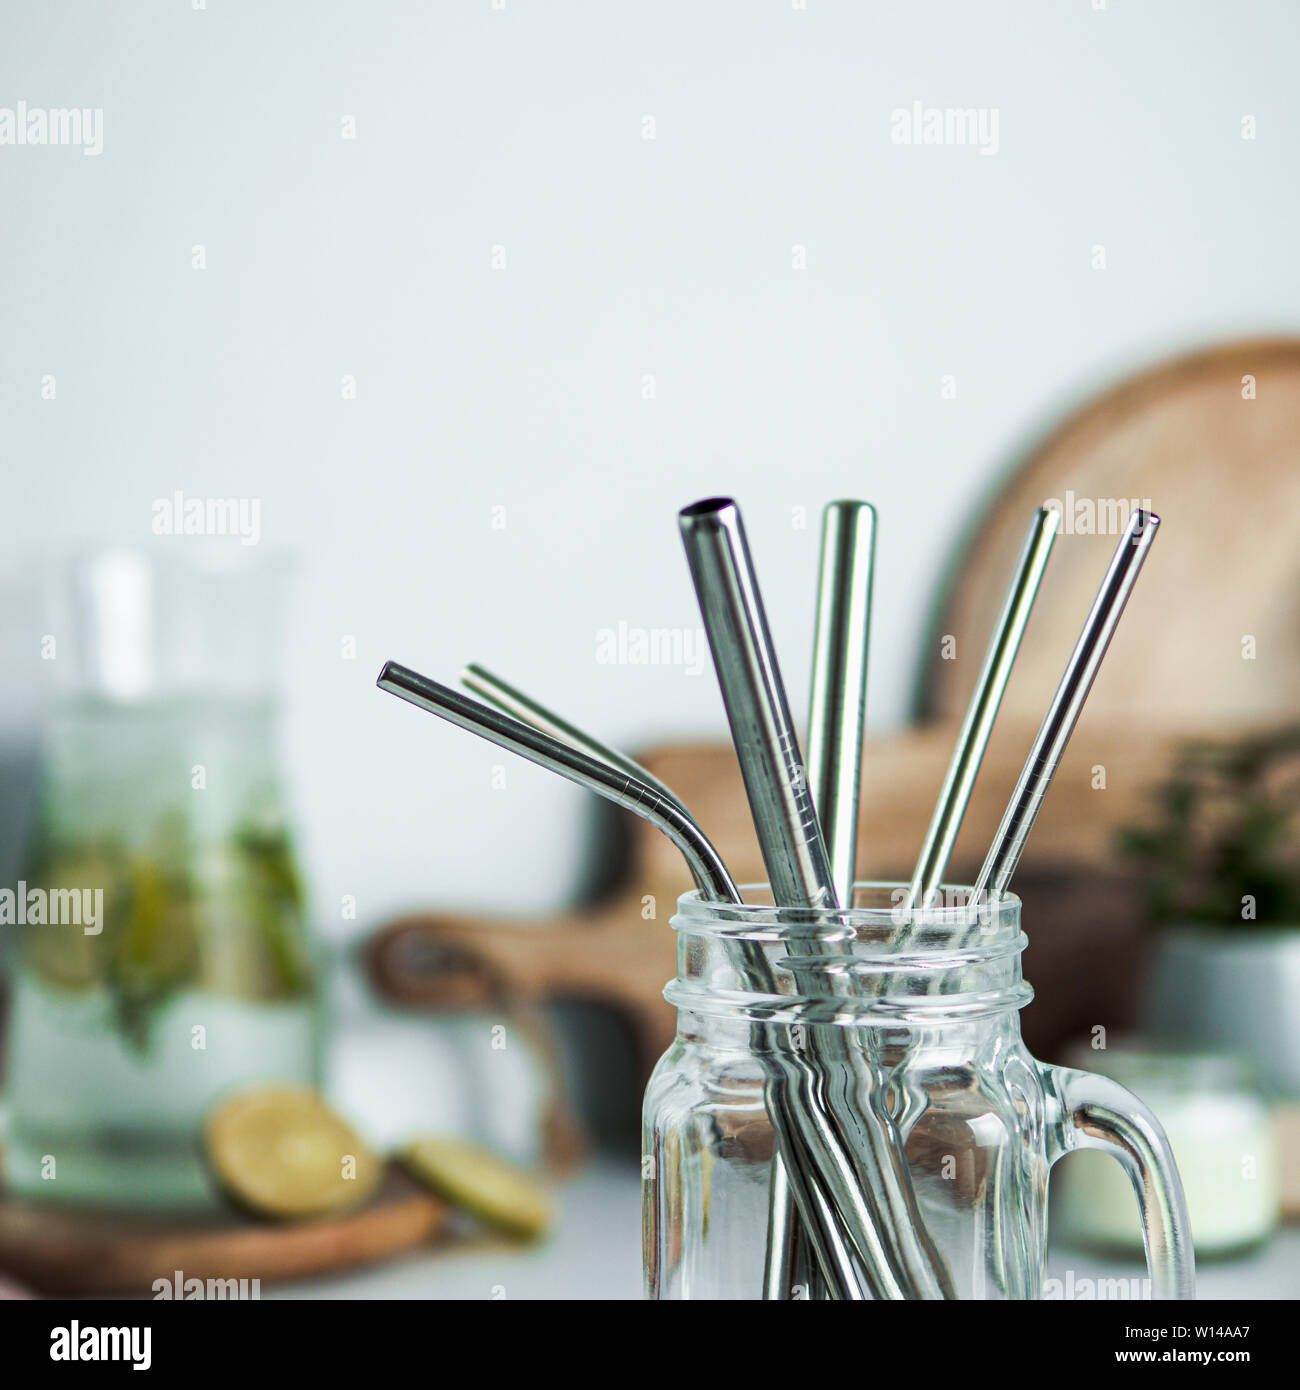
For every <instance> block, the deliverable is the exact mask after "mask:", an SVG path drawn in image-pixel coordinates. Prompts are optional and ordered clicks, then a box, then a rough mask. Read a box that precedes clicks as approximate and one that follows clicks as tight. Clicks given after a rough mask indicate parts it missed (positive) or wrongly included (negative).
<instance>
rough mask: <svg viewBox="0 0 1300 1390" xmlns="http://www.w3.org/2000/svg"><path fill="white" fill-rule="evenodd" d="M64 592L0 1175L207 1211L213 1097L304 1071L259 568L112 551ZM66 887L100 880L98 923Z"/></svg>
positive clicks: (313, 1064)
mask: <svg viewBox="0 0 1300 1390" xmlns="http://www.w3.org/2000/svg"><path fill="white" fill-rule="evenodd" d="M85 583H89V585H90V595H89V597H87V595H86V594H85V592H84V585H85ZM258 595H261V601H258V599H257V596H258ZM81 600H82V608H83V609H85V608H86V607H89V609H90V611H89V612H84V611H83V612H82V613H81V618H82V622H81V623H80V624H79V625H75V626H74V631H75V633H76V635H77V637H78V638H79V639H80V650H79V651H78V653H77V655H78V658H79V661H78V665H79V671H78V685H79V687H80V688H79V689H77V690H75V691H74V692H72V693H71V694H65V695H64V696H63V697H62V698H60V699H59V700H58V701H56V703H55V707H54V712H53V715H52V717H51V720H50V726H49V729H48V732H47V739H46V753H45V762H44V767H43V774H42V786H41V793H40V804H39V810H38V820H37V831H36V835H35V839H34V843H33V845H32V847H31V852H30V854H29V857H28V866H27V871H26V874H25V883H24V886H25V888H26V890H27V896H28V898H29V899H30V901H31V903H32V904H33V905H34V906H36V908H37V910H36V912H35V913H34V914H29V920H27V921H26V922H25V923H24V924H23V925H21V926H19V927H17V928H10V929H11V930H12V929H16V930H17V931H18V932H19V934H20V945H19V951H18V959H17V962H16V967H15V971H14V977H13V989H12V996H11V1001H10V1015H9V1037H8V1047H7V1056H8V1079H7V1087H6V1091H7V1095H6V1100H7V1105H6V1111H7V1125H6V1129H7V1133H6V1142H5V1146H4V1147H5V1180H6V1183H7V1185H8V1186H9V1188H10V1190H11V1191H16V1192H18V1193H19V1194H22V1195H24V1196H26V1197H30V1198H36V1199H41V1200H45V1201H56V1202H93V1203H97V1204H107V1205H113V1206H151V1207H165V1208H195V1207H199V1208H202V1207H206V1206H209V1205H212V1204H215V1203H216V1202H217V1200H218V1199H217V1197H216V1191H215V1187H214V1185H213V1183H212V1181H211V1179H210V1178H209V1176H208V1174H207V1172H206V1169H205V1165H204V1163H203V1160H202V1157H201V1132H202V1124H203V1120H204V1117H205V1115H206V1114H207V1112H208V1110H209V1109H210V1108H211V1106H212V1104H213V1102H214V1101H215V1100H216V1099H217V1098H218V1097H220V1096H222V1095H224V1094H226V1093H229V1092H230V1091H232V1090H236V1089H238V1088H240V1087H242V1086H245V1085H250V1084H256V1083H261V1082H266V1081H296V1082H306V1083H312V1082H314V1081H315V1080H316V1079H317V1076H318V1071H319V1039H320V1028H319V1011H318V989H317V970H316V963H315V961H314V959H313V953H312V951H311V949H310V945H309V937H308V933H307V924H306V915H305V903H304V895H303V891H302V887H301V883H300V880H299V876H298V872H297V868H296V865H295V860H294V855H293V851H292V845H291V840H290V836H289V832H288V828H287V823H286V818H285V814H284V809H283V806H282V804H281V798H280V795H279V782H278V778H277V777H276V775H275V772H274V763H275V759H274V756H273V755H274V747H273V729H274V707H273V703H272V701H271V699H270V697H269V695H268V694H267V693H266V691H265V690H264V689H263V688H262V676H263V668H264V664H265V663H264V661H263V660H262V658H263V657H264V656H265V653H264V651H262V649H261V648H262V645H263V644H262V641H261V639H262V638H263V637H264V636H265V634H266V630H267V621H266V594H265V582H264V576H262V575H260V574H257V575H254V576H253V577H252V578H250V576H249V574H247V573H245V571H244V570H243V569H242V568H241V569H239V570H237V571H234V572H233V575H232V574H228V573H226V572H225V571H224V570H222V571H218V572H217V573H216V574H215V575H214V574H212V573H210V572H208V571H202V572H200V574H199V575H198V577H197V578H196V577H195V576H192V575H190V574H189V573H188V572H182V573H180V574H179V575H178V574H177V573H176V572H175V570H174V569H172V568H170V567H166V568H165V567H160V566H158V565H157V564H156V562H145V561H143V560H141V559H140V558H139V557H136V556H134V555H132V556H128V557H122V556H114V557H111V561H110V562H109V563H107V564H106V563H105V562H104V561H103V559H102V558H101V559H98V560H96V561H95V562H92V567H91V571H90V574H89V576H88V578H87V577H86V576H85V575H84V574H83V592H82V594H81ZM178 606H179V608H180V612H177V608H178ZM124 614H130V615H132V621H130V622H125V621H123V617H124ZM114 615H115V616H114ZM182 617H184V618H187V619H188V620H189V627H188V629H187V628H186V626H185V625H184V624H183V623H181V624H178V622H177V621H176V620H177V619H178V618H182ZM87 668H89V669H87ZM69 890H81V899H82V900H83V901H85V902H91V901H93V899H92V898H90V897H87V896H86V895H87V892H88V891H89V892H90V893H92V894H102V898H101V899H100V901H101V902H102V909H101V911H100V913H99V916H98V920H96V921H94V922H93V923H91V922H87V921H86V920H85V918H84V915H82V914H77V915H81V916H82V920H80V921H78V920H68V919H69V916H70V913H69V911H68V904H69V903H71V902H73V901H76V897H77V895H76V894H75V893H74V892H70V891H69ZM33 894H34V896H33ZM33 916H34V917H35V918H36V919H37V920H32V917H33Z"/></svg>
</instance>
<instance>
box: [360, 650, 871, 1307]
mask: <svg viewBox="0 0 1300 1390" xmlns="http://www.w3.org/2000/svg"><path fill="white" fill-rule="evenodd" d="M376 684H377V685H378V686H379V688H380V689H381V690H385V691H387V692H388V693H389V694H392V695H396V696H398V697H399V698H400V699H403V700H406V701H407V702H408V703H410V704H413V705H415V706H417V707H418V708H420V709H423V710H427V711H428V712H429V713H431V714H436V715H438V716H439V717H441V718H443V719H446V720H447V721H448V722H450V723H452V724H455V725H457V726H458V727H459V728H462V729H466V730H468V731H469V732H470V733H473V734H477V735H479V737H481V738H485V739H487V740H488V742H490V743H494V744H496V745H497V746H498V747H500V748H505V749H507V750H509V751H510V752H512V753H517V754H519V756H520V757H523V758H526V759H528V761H529V762H533V763H536V764H537V765H538V766H539V767H544V768H547V769H549V770H550V771H552V772H556V773H558V774H559V775H560V776H561V777H564V778H566V779H568V780H569V781H571V782H576V783H577V784H578V785H579V786H582V787H586V788H588V789H589V790H591V791H594V792H596V793H597V794H598V795H600V796H603V797H606V798H607V799H608V800H610V801H613V802H614V803H615V804H616V805H618V806H622V807H623V808H624V809H625V810H628V811H631V812H633V813H634V814H635V815H638V816H641V817H642V818H643V819H644V820H647V821H649V822H650V823H651V824H652V825H654V826H655V827H656V828H657V829H658V830H660V831H662V832H663V834H665V835H666V836H667V837H668V838H669V839H670V840H671V841H672V842H673V844H675V845H676V846H677V848H678V849H679V850H680V851H681V853H682V856H683V857H684V858H685V860H686V862H687V864H688V866H689V867H690V870H691V873H692V875H693V876H694V878H695V880H696V882H697V883H698V884H699V885H700V891H701V894H702V896H704V897H706V898H708V899H709V900H711V901H714V902H732V903H739V902H740V901H741V898H740V893H739V890H738V889H737V888H736V885H735V883H734V881H733V880H732V878H731V875H730V873H728V871H727V867H726V865H725V864H724V863H723V861H722V857H721V856H720V855H719V854H718V852H717V850H716V849H715V848H714V847H713V845H712V844H711V843H710V842H709V840H708V838H707V837H706V836H705V835H704V833H703V831H701V830H700V828H699V827H698V826H697V825H696V824H695V821H694V820H693V819H692V818H691V816H690V814H689V812H687V811H685V809H684V808H683V807H682V806H681V803H680V802H678V801H677V799H676V797H673V796H672V795H671V794H669V795H668V796H663V795H661V794H660V793H659V792H657V791H656V790H655V789H654V788H652V787H651V786H649V785H647V784H646V783H645V782H643V781H642V780H641V779H640V778H637V777H635V776H629V775H628V774H627V773H626V772H624V771H622V770H621V769H620V768H618V767H611V766H610V765H608V764H607V763H605V762H603V761H601V760H600V759H598V758H594V757H592V756H590V755H589V754H587V753H585V752H583V751H581V750H580V749H578V748H575V747H572V746H570V745H568V744H565V743H562V742H561V741H560V740H558V739H556V738H553V737H552V736H551V735H550V734H548V733H546V732H544V731H542V730H540V729H536V728H531V727H529V726H528V725H526V724H523V723H520V722H519V721H518V720H515V719H512V718H510V717H509V716H508V715H505V714H501V713H498V712H497V711H496V710H494V709H489V708H488V707H487V706H485V705H481V704H479V703H478V701H476V700H470V699H467V698H466V697H465V696H463V695H461V694H460V693H459V692H458V691H455V690H452V689H450V688H449V687H447V686H445V685H440V684H439V683H438V682H437V681H433V680H430V679H429V678H428V677H427V676H422V675H420V673H419V672H418V671H412V670H411V669H410V668H409V667H405V666H401V665H399V664H398V663H396V662H393V661H389V662H386V663H385V664H384V667H383V669H382V670H381V671H380V673H379V679H378V681H377V682H376ZM587 742H588V743H591V742H593V741H592V740H589V739H588V740H587ZM742 949H743V948H742ZM742 968H743V969H744V972H745V974H746V977H747V979H748V980H749V981H751V982H752V984H753V987H754V988H756V989H762V990H764V991H765V992H767V993H770V994H775V992H776V985H775V982H774V980H773V979H772V977H771V972H770V969H769V967H768V964H767V959H766V957H765V956H764V955H763V954H762V951H761V948H759V949H750V950H748V951H747V952H746V953H745V956H744V960H743V963H742ZM762 1055H763V1056H764V1057H765V1058H770V1059H771V1061H770V1062H769V1063H768V1065H770V1066H771V1068H772V1069H773V1071H774V1073H775V1079H776V1081H777V1083H778V1084H777V1085H776V1086H774V1087H771V1088H769V1095H770V1097H771V1101H770V1109H769V1113H770V1114H771V1118H772V1122H773V1127H774V1129H775V1131H776V1136H777V1142H778V1145H779V1146H780V1150H781V1153H782V1155H783V1163H784V1165H785V1167H786V1168H787V1169H789V1170H791V1174H792V1178H791V1181H792V1186H793V1188H794V1193H795V1198H796V1201H797V1202H798V1206H799V1210H800V1212H801V1214H802V1215H803V1218H804V1222H805V1226H806V1229H807V1230H808V1232H809V1237H810V1240H811V1241H812V1242H813V1244H814V1247H815V1249H816V1251H817V1255H818V1258H819V1260H821V1261H822V1263H823V1267H824V1268H825V1269H826V1270H827V1271H828V1274H827V1277H828V1279H831V1280H833V1281H834V1283H835V1286H836V1287H843V1288H844V1289H845V1290H846V1293H845V1296H846V1297H853V1296H856V1295H855V1294H854V1292H853V1290H854V1289H855V1288H856V1273H855V1269H854V1265H853V1260H852V1256H851V1255H850V1253H849V1251H848V1249H847V1247H846V1246H845V1244H844V1239H843V1235H842V1233H841V1230H840V1226H839V1218H838V1215H837V1200H836V1199H837V1198H839V1196H840V1194H839V1193H838V1192H835V1193H830V1194H828V1193H827V1192H825V1191H823V1190H822V1188H821V1187H820V1186H819V1184H818V1182H817V1181H815V1180H814V1178H813V1176H812V1175H813V1174H814V1173H818V1172H830V1173H831V1174H833V1175H834V1176H836V1177H838V1179H839V1181H840V1183H841V1184H842V1183H843V1182H844V1181H845V1178H844V1170H845V1169H846V1167H847V1165H846V1164H844V1163H841V1164H840V1165H839V1168H838V1170H837V1169H836V1167H835V1165H834V1162H833V1159H830V1160H829V1161H828V1155H831V1153H832V1151H833V1149H834V1146H835V1144H836V1142H837V1141H836V1136H835V1134H834V1131H833V1130H832V1129H831V1128H830V1123H829V1119H828V1118H827V1117H825V1116H824V1115H823V1114H822V1113H821V1111H820V1109H819V1108H818V1107H817V1106H816V1105H809V1106H807V1107H806V1108H805V1110H803V1111H800V1110H798V1109H796V1107H795V1104H794V1103H793V1102H794V1099H795V1097H796V1096H797V1095H798V1094H799V1093H801V1092H804V1093H806V1092H807V1091H809V1090H810V1089H811V1081H810V1079H809V1073H810V1071H811V1068H810V1066H809V1064H808V1063H807V1062H804V1061H802V1060H801V1059H799V1058H797V1057H794V1058H792V1057H782V1056H780V1055H779V1054H778V1053H775V1052H768V1051H764V1052H763V1053H762ZM810 1148H811V1149H812V1151H813V1153H814V1155H815V1159H810V1158H809V1156H808V1153H809V1149H810Z"/></svg>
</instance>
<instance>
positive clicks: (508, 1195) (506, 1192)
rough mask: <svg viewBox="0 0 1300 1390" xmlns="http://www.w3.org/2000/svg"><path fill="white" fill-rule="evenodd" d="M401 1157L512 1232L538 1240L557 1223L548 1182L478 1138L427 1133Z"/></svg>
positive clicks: (460, 1202)
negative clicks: (472, 1141)
mask: <svg viewBox="0 0 1300 1390" xmlns="http://www.w3.org/2000/svg"><path fill="white" fill-rule="evenodd" d="M401 1158H402V1162H403V1163H404V1164H405V1165H406V1167H407V1168H408V1169H409V1171H410V1172H411V1173H412V1174H413V1175H414V1176H415V1177H416V1178H418V1179H419V1180H420V1181H421V1182H422V1183H424V1184H425V1186H426V1187H428V1188H430V1189H432V1191H434V1192H436V1193H437V1194H438V1195H439V1196H440V1197H445V1198H446V1199H447V1201H449V1202H452V1203H454V1204H455V1205H456V1206H458V1207H463V1208H464V1209H465V1210H466V1211H468V1212H470V1213H472V1214H473V1215H474V1216H477V1217H478V1218H479V1220H480V1221H483V1222H485V1223H486V1224H487V1225H489V1226H494V1227H496V1229H497V1230H499V1231H504V1232H506V1234H508V1235H512V1236H517V1237H519V1238H521V1239H524V1240H533V1239H536V1237H538V1236H540V1235H541V1234H542V1232H543V1231H545V1230H546V1228H547V1227H548V1226H549V1225H550V1224H551V1218H552V1215H553V1209H552V1206H551V1198H550V1194H549V1193H548V1192H547V1190H546V1188H545V1186H544V1185H543V1184H542V1183H541V1182H540V1181H539V1180H538V1179H537V1178H535V1177H534V1176H533V1175H532V1174H531V1173H528V1172H526V1171H525V1170H524V1169H522V1168H519V1167H517V1166H516V1165H515V1164H513V1163H508V1162H507V1161H506V1160H505V1159H504V1158H501V1157H499V1156H498V1155H497V1154H494V1153H492V1152H490V1151H489V1150H488V1149H484V1148H481V1147H480V1146H479V1145H477V1144H470V1143H467V1142H465V1141H464V1140H461V1139H438V1138H432V1137H425V1138H420V1139H416V1140H413V1141H412V1142H411V1143H410V1144H408V1145H407V1146H406V1148H405V1149H403V1150H402V1154H401Z"/></svg>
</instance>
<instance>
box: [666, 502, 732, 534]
mask: <svg viewBox="0 0 1300 1390" xmlns="http://www.w3.org/2000/svg"><path fill="white" fill-rule="evenodd" d="M739 515H740V509H739V508H738V507H737V506H736V499H735V498H734V497H705V498H703V499H702V500H701V501H699V502H692V503H691V505H690V506H689V507H683V508H682V509H681V511H680V512H678V513H677V521H678V524H679V525H680V526H681V528H682V530H684V531H685V530H688V529H691V528H693V527H695V526H699V525H701V524H703V523H707V522H710V521H716V522H718V523H720V524H725V523H726V522H728V521H729V520H731V518H733V517H737V516H739Z"/></svg>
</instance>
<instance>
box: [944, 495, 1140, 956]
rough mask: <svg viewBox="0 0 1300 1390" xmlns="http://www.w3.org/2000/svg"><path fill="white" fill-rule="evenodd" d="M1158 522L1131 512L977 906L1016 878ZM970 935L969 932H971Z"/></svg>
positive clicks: (974, 897) (984, 871)
mask: <svg viewBox="0 0 1300 1390" xmlns="http://www.w3.org/2000/svg"><path fill="white" fill-rule="evenodd" d="M1159 525H1160V518H1159V517H1158V516H1156V515H1155V514H1154V513H1152V512H1147V511H1142V510H1141V509H1139V510H1137V511H1135V512H1134V513H1133V514H1132V516H1130V517H1129V520H1128V525H1127V526H1126V527H1125V528H1124V534H1123V536H1121V537H1120V542H1119V545H1118V546H1117V547H1116V549H1115V554H1114V556H1113V558H1112V559H1111V562H1110V568H1109V569H1107V571H1106V577H1105V578H1104V579H1103V580H1102V582H1101V588H1100V589H1099V590H1098V591H1097V597H1096V599H1095V600H1094V602H1093V605H1092V611H1091V612H1090V613H1089V614H1088V619H1087V621H1086V622H1085V623H1084V625H1083V631H1082V632H1081V633H1080V634H1079V640H1078V641H1077V642H1076V643H1075V644H1074V650H1073V651H1072V652H1071V653H1070V659H1069V661H1068V662H1067V663H1066V666H1065V674H1064V675H1063V676H1062V677H1061V683H1060V685H1058V686H1057V688H1056V694H1055V695H1054V696H1053V697H1052V703H1051V705H1050V706H1049V708H1048V711H1047V715H1046V717H1045V718H1044V720H1043V723H1042V727H1041V728H1040V729H1039V730H1038V735H1037V737H1036V738H1035V739H1034V744H1033V747H1032V748H1031V749H1030V750H1029V756H1028V758H1026V759H1025V766H1024V770H1023V771H1022V772H1021V774H1020V780H1019V782H1017V784H1016V789H1015V791H1014V792H1013V793H1012V796H1011V801H1010V803H1009V804H1008V806H1007V810H1006V814H1005V815H1004V816H1003V817H1002V824H1001V825H1000V826H999V827H998V833H997V834H996V835H995V836H994V839H993V843H992V845H991V846H990V847H989V852H988V855H987V857H986V858H985V860H984V865H983V867H982V868H981V869H980V872H979V877H978V878H977V879H976V880H975V888H974V891H973V892H972V894H971V904H972V907H974V908H977V909H978V907H979V906H980V905H981V904H982V902H983V901H984V899H985V897H986V896H987V895H989V894H991V895H993V896H994V897H996V896H998V895H1000V894H1001V893H1004V892H1005V891H1006V889H1007V886H1008V884H1009V883H1010V882H1011V876H1012V874H1014V873H1015V871H1016V865H1017V864H1018V863H1019V862H1020V856H1021V854H1022V853H1023V852H1024V848H1025V841H1026V840H1027V839H1028V838H1029V832H1030V831H1031V830H1032V829H1033V827H1034V821H1035V820H1036V819H1037V817H1038V812H1039V810H1040V809H1041V808H1042V804H1043V798H1044V797H1045V796H1046V795H1047V789H1048V787H1050V786H1051V784H1052V778H1053V777H1054V776H1055V774H1056V769H1057V767H1058V766H1059V765H1060V761H1061V757H1062V755H1063V754H1064V753H1065V748H1066V745H1067V744H1068V743H1069V741H1070V735H1071V734H1072V733H1073V732H1074V726H1075V725H1076V724H1077V723H1078V722H1079V715H1080V714H1081V713H1082V711H1083V705H1084V701H1085V700H1087V698H1088V692H1089V691H1090V690H1091V689H1092V683H1093V681H1094V680H1095V679H1096V678H1097V671H1098V669H1099V668H1100V666H1101V662H1102V658H1103V657H1104V656H1105V655H1106V648H1107V647H1109V646H1110V640H1111V638H1112V637H1113V636H1114V635H1115V628H1116V625H1117V624H1118V623H1119V619H1120V615H1121V614H1122V613H1123V611H1124V606H1125V604H1126V603H1127V602H1128V599H1129V595H1130V594H1131V593H1132V591H1133V585H1134V584H1135V583H1136V582H1137V577H1138V574H1139V572H1140V571H1141V569H1142V564H1143V562H1144V561H1145V560H1146V558H1147V552H1148V551H1149V550H1150V549H1151V545H1152V543H1153V542H1154V540H1155V538H1156V530H1157V528H1158V527H1159ZM967 934H968V935H969V934H970V933H969V931H968V933H967Z"/></svg>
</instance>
